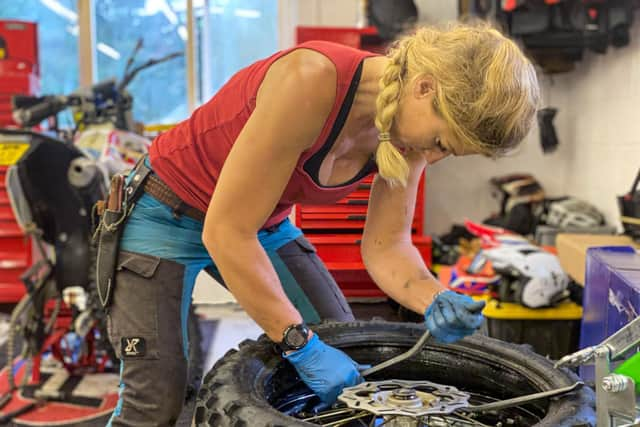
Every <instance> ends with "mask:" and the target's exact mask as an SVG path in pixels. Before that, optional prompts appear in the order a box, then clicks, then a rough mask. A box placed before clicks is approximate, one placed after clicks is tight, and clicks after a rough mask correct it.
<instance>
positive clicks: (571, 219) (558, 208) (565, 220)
mask: <svg viewBox="0 0 640 427" xmlns="http://www.w3.org/2000/svg"><path fill="white" fill-rule="evenodd" d="M546 222H547V224H549V225H552V226H554V227H559V228H590V227H596V226H598V225H602V223H603V222H604V217H603V215H602V214H601V213H600V211H598V209H597V208H596V207H595V206H593V205H591V204H590V203H587V202H585V201H582V200H578V199H575V198H573V197H569V198H566V199H563V200H558V201H555V202H551V203H550V204H549V212H548V213H547V221H546Z"/></svg>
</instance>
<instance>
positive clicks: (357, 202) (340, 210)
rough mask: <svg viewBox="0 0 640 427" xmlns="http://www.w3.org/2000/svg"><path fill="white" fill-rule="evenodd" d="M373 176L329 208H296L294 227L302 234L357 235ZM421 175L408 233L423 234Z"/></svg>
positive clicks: (422, 182)
mask: <svg viewBox="0 0 640 427" xmlns="http://www.w3.org/2000/svg"><path fill="white" fill-rule="evenodd" d="M373 178H374V175H369V176H368V177H366V178H365V179H364V180H363V181H362V182H361V183H360V184H359V186H358V188H357V189H356V190H355V191H354V192H352V193H351V194H349V195H348V196H347V197H344V198H343V199H340V200H339V201H338V202H336V203H334V204H331V205H310V204H299V205H297V206H296V215H295V223H296V226H298V227H299V228H301V229H302V230H303V231H305V232H311V233H327V232H332V231H335V232H336V233H345V232H352V233H361V232H362V230H363V229H364V224H365V220H366V218H367V210H368V204H369V196H370V193H371V185H372V183H373ZM423 204H424V175H423V179H421V180H420V185H419V187H418V194H417V197H416V206H415V213H414V217H413V224H412V227H411V233H412V234H416V235H422V234H423V224H422V223H423V212H424V206H423Z"/></svg>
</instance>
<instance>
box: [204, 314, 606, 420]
mask: <svg viewBox="0 0 640 427" xmlns="http://www.w3.org/2000/svg"><path fill="white" fill-rule="evenodd" d="M313 329H314V331H315V332H316V333H317V334H318V335H319V336H320V337H322V339H323V340H324V341H325V342H326V343H327V344H330V345H333V346H335V347H338V348H340V349H342V350H344V351H345V352H346V353H347V354H349V355H350V356H351V357H352V358H353V359H354V360H356V361H358V362H360V363H370V364H376V363H379V362H381V361H383V360H387V359H389V358H391V357H393V356H395V355H397V354H400V353H402V352H404V351H406V350H407V349H408V348H410V347H411V346H413V345H414V344H415V342H416V340H417V339H418V338H419V337H420V336H421V335H422V333H423V332H424V329H423V326H422V325H418V324H409V323H389V322H382V321H373V322H353V323H326V324H322V325H316V326H315V327H314V328H313ZM377 375H378V376H376V375H373V376H372V377H370V378H368V379H371V380H376V379H378V380H381V379H388V378H397V379H428V380H430V381H433V382H436V383H441V384H448V385H453V386H455V387H457V388H459V389H461V390H465V391H469V392H472V393H479V394H483V393H484V394H485V395H489V396H492V397H494V398H499V399H505V398H509V397H515V396H520V395H524V394H528V393H534V392H537V391H543V390H549V389H554V388H559V387H565V386H568V385H571V384H573V383H575V382H576V381H577V380H578V378H577V377H576V376H575V374H573V373H572V372H570V371H568V370H558V369H554V368H553V363H552V362H551V361H549V360H547V359H545V358H544V357H542V356H540V355H538V354H535V353H533V352H532V351H530V350H529V349H527V348H523V347H522V346H518V345H514V344H509V343H505V342H502V341H498V340H495V339H492V338H488V337H485V336H480V335H475V336H472V337H467V338H465V339H463V340H461V341H459V342H458V343H455V344H450V345H439V344H435V343H433V342H432V341H429V342H428V344H427V345H425V347H424V348H423V350H422V351H420V352H419V353H418V354H417V355H415V356H413V357H412V358H411V359H408V360H406V361H404V362H402V363H399V364H398V365H395V366H392V367H390V368H387V369H386V370H384V371H381V372H380V373H379V374H377ZM296 381H299V379H298V378H297V376H296V375H295V371H294V370H293V368H292V367H291V365H289V364H288V363H286V362H285V361H284V360H283V359H282V358H281V357H280V355H278V354H277V353H276V352H275V351H274V347H273V343H272V342H271V341H270V340H268V339H267V338H266V337H264V336H263V337H261V338H260V339H259V340H258V341H251V340H247V341H245V342H243V343H241V344H240V350H239V351H235V350H231V351H230V352H229V353H227V354H226V355H225V356H224V357H223V358H222V359H220V360H219V361H218V362H217V363H216V364H215V366H214V367H213V368H212V370H211V371H210V372H209V373H208V374H207V376H206V377H205V380H204V383H203V385H202V387H201V389H200V393H199V396H198V403H197V408H196V417H195V420H196V423H197V426H198V427H201V426H222V427H226V426H228V427H240V426H252V427H284V426H308V427H311V426H316V425H315V424H310V423H307V422H303V421H300V420H297V419H295V418H293V417H289V416H287V415H285V414H283V413H281V412H279V411H278V410H276V409H275V408H274V407H273V406H272V405H271V404H272V403H275V402H276V401H277V399H278V396H279V393H281V394H282V393H285V392H286V391H287V390H290V389H291V387H292V384H293V383H295V382H296ZM526 408H527V410H530V411H533V412H537V413H538V414H540V415H539V417H538V418H540V419H541V420H540V421H538V422H537V423H535V426H538V427H541V426H548V427H565V426H567V427H568V426H595V414H594V393H593V391H592V390H591V389H589V388H586V387H584V388H583V389H581V390H580V391H578V392H576V393H572V394H569V395H564V396H561V397H559V398H557V399H554V400H542V401H538V402H537V403H535V404H529V405H527V407H526ZM529 425H531V424H529ZM316 427H317V426H316Z"/></svg>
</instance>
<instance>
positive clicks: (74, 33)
mask: <svg viewBox="0 0 640 427" xmlns="http://www.w3.org/2000/svg"><path fill="white" fill-rule="evenodd" d="M65 29H66V30H67V33H69V34H71V35H72V36H76V37H78V34H79V32H80V28H79V27H78V25H77V24H76V25H67V26H66V27H65Z"/></svg>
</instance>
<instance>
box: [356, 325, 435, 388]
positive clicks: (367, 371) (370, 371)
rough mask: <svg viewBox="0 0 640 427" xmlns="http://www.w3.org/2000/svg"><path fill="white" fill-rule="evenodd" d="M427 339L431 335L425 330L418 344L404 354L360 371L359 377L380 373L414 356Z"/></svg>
mask: <svg viewBox="0 0 640 427" xmlns="http://www.w3.org/2000/svg"><path fill="white" fill-rule="evenodd" d="M429 337H431V333H430V332H429V330H428V329H427V330H426V331H425V333H424V334H422V336H421V337H420V339H419V340H418V342H416V343H415V344H414V346H413V347H411V348H410V349H409V350H408V351H405V352H404V353H402V354H399V355H397V356H395V357H392V358H391V359H389V360H386V361H384V362H382V363H379V364H377V365H375V366H372V367H371V368H369V369H365V370H364V371H362V372H361V375H362V376H363V377H364V376H367V375H371V374H373V373H376V372H378V371H381V370H383V369H385V368H388V367H389V366H391V365H395V364H396V363H400V362H402V361H403V360H405V359H408V358H410V357H411V356H413V355H414V354H416V353H417V352H418V351H419V350H420V349H421V348H422V346H423V345H424V343H425V342H426V341H427V340H428V339H429Z"/></svg>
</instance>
